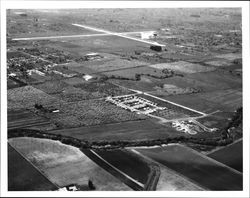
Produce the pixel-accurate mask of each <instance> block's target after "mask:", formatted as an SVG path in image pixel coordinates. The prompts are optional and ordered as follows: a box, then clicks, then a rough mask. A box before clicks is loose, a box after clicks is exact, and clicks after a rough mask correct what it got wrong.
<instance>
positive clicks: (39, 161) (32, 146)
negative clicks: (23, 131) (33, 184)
mask: <svg viewBox="0 0 250 198" xmlns="http://www.w3.org/2000/svg"><path fill="white" fill-rule="evenodd" d="M9 142H10V144H11V145H13V146H14V147H15V148H16V149H18V151H19V152H21V153H22V154H23V155H24V156H26V157H27V158H28V159H29V160H30V161H31V162H32V163H34V164H35V165H36V166H37V167H38V168H39V169H40V170H41V171H42V172H43V173H44V174H46V175H47V177H48V178H49V179H50V180H51V181H53V182H54V183H55V184H57V185H58V186H59V187H63V186H66V185H69V184H72V183H73V184H78V185H80V187H81V190H89V189H88V180H89V179H91V180H92V182H93V184H94V185H95V187H96V190H100V191H103V190H111V191H113V190H124V191H126V190H132V189H130V188H129V187H128V186H126V185H125V184H123V183H122V182H120V181H119V180H118V179H116V178H115V177H113V176H112V175H111V174H109V173H108V172H106V171H105V170H104V169H102V168H101V167H100V166H98V165H97V164H96V163H94V162H93V161H92V160H90V159H89V158H88V157H87V156H85V155H84V154H83V153H82V152H81V151H80V150H79V149H77V148H75V147H72V146H68V145H64V144H62V143H60V142H58V141H52V140H46V139H37V138H13V139H10V140H9Z"/></svg>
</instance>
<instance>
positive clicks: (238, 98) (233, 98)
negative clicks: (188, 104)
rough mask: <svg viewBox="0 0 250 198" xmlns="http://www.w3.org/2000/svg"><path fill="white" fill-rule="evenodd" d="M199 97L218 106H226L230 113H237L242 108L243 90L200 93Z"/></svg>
mask: <svg viewBox="0 0 250 198" xmlns="http://www.w3.org/2000/svg"><path fill="white" fill-rule="evenodd" d="M198 96H199V97H200V98H202V99H206V100H208V101H210V102H215V103H216V104H218V105H221V106H226V107H227V108H228V111H235V110H236V109H237V108H239V107H241V106H242V89H226V90H220V91H213V92H208V93H199V94H198Z"/></svg>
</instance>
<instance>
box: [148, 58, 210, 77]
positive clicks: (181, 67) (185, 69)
mask: <svg viewBox="0 0 250 198" xmlns="http://www.w3.org/2000/svg"><path fill="white" fill-rule="evenodd" d="M150 67H152V68H154V69H160V70H162V69H171V70H174V71H178V72H181V73H188V74H192V73H198V72H209V71H214V70H215V69H214V68H213V67H206V66H202V65H199V64H193V63H189V62H185V61H177V62H172V63H159V64H155V65H150Z"/></svg>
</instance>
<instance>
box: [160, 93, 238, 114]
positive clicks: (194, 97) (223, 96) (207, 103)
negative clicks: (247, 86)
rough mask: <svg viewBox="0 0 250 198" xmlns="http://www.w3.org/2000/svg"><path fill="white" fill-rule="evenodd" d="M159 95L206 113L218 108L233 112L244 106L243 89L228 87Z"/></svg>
mask: <svg viewBox="0 0 250 198" xmlns="http://www.w3.org/2000/svg"><path fill="white" fill-rule="evenodd" d="M158 96H159V97H162V98H164V99H167V100H169V101H172V102H176V103H178V104H182V105H184V106H188V107H190V108H194V109H195V110H199V111H202V112H205V113H212V112H214V111H217V110H221V111H226V112H233V111H235V110H236V109H237V108H239V107H240V106H242V91H241V89H226V90H220V91H213V92H206V93H195V94H190V95H189V94H187V95H174V96H167V95H163V94H158Z"/></svg>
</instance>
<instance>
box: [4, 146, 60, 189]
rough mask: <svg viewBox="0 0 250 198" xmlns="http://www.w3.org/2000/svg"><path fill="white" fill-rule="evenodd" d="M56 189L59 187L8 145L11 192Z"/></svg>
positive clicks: (9, 186)
mask: <svg viewBox="0 0 250 198" xmlns="http://www.w3.org/2000/svg"><path fill="white" fill-rule="evenodd" d="M56 189H57V186H55V185H54V184H53V183H52V182H51V181H50V180H48V179H47V178H46V177H45V176H44V175H43V174H41V173H40V172H39V171H38V170H37V169H36V168H35V167H34V166H33V165H31V164H30V162H29V161H27V160H26V159H25V158H24V157H23V156H21V155H20V154H19V153H18V152H17V151H16V150H15V149H14V148H13V147H12V146H10V145H9V144H8V190H9V191H50V190H56Z"/></svg>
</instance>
